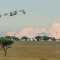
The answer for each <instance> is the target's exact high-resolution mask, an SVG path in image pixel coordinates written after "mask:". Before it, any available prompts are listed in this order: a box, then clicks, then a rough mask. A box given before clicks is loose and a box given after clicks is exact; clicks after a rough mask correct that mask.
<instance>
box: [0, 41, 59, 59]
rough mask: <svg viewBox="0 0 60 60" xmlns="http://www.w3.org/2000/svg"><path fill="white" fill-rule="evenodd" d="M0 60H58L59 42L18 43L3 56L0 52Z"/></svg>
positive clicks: (0, 51) (1, 51) (2, 52)
mask: <svg viewBox="0 0 60 60" xmlns="http://www.w3.org/2000/svg"><path fill="white" fill-rule="evenodd" d="M0 60H60V44H59V42H55V41H54V42H47V41H45V42H32V41H30V42H29V41H19V42H15V43H14V44H12V45H11V48H8V50H7V56H6V57H5V56H4V51H3V49H2V50H0Z"/></svg>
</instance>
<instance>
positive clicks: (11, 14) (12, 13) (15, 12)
mask: <svg viewBox="0 0 60 60" xmlns="http://www.w3.org/2000/svg"><path fill="white" fill-rule="evenodd" d="M17 12H18V11H13V12H9V15H10V16H14V15H17ZM19 12H22V13H23V14H26V12H25V10H19ZM7 15H8V13H5V14H3V16H7ZM0 17H2V15H0Z"/></svg>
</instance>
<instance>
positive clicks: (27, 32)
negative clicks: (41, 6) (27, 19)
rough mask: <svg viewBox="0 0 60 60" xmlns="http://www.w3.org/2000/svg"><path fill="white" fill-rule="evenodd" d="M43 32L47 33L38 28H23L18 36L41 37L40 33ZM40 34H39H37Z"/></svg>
mask: <svg viewBox="0 0 60 60" xmlns="http://www.w3.org/2000/svg"><path fill="white" fill-rule="evenodd" d="M43 32H45V33H46V34H47V31H46V30H45V29H41V30H40V29H39V28H33V27H30V28H25V29H23V30H22V31H21V32H20V36H27V37H35V36H37V35H43V34H42V33H43ZM38 33H40V34H38Z"/></svg>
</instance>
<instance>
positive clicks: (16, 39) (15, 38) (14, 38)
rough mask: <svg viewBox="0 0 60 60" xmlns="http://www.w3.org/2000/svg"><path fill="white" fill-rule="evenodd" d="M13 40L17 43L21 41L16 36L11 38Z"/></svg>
mask: <svg viewBox="0 0 60 60" xmlns="http://www.w3.org/2000/svg"><path fill="white" fill-rule="evenodd" d="M11 38H12V39H13V40H15V41H18V40H19V38H18V37H15V36H11Z"/></svg>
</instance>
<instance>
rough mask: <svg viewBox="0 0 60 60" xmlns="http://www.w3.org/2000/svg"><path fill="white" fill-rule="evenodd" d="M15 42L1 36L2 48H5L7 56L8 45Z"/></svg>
mask: <svg viewBox="0 0 60 60" xmlns="http://www.w3.org/2000/svg"><path fill="white" fill-rule="evenodd" d="M13 42H14V41H11V40H9V39H4V38H0V44H1V46H2V48H3V49H4V52H5V56H6V52H7V48H8V46H9V45H11V44H12V43H13Z"/></svg>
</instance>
